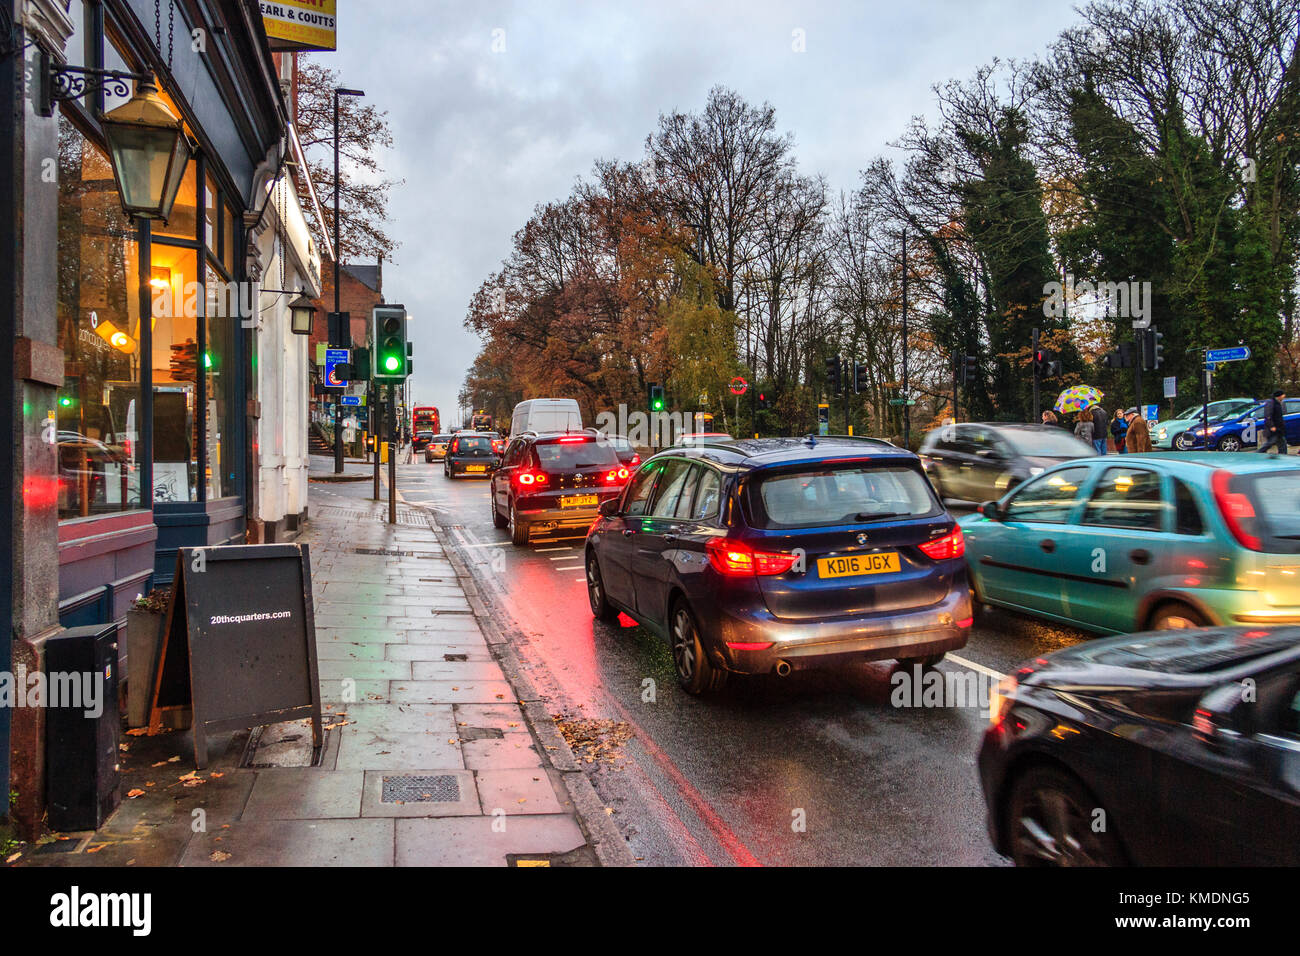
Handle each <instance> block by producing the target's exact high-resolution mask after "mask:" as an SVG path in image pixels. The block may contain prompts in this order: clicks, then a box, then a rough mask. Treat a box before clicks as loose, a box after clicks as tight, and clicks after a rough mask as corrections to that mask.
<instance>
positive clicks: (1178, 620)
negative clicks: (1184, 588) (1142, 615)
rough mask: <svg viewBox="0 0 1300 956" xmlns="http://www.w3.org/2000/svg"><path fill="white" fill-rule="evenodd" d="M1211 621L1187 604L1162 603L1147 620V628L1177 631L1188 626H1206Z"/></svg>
mask: <svg viewBox="0 0 1300 956" xmlns="http://www.w3.org/2000/svg"><path fill="white" fill-rule="evenodd" d="M1209 623H1210V622H1209V621H1207V620H1206V619H1205V615H1203V614H1202V613H1201V612H1200V611H1198V610H1196V608H1194V607H1191V606H1189V605H1187V604H1179V603H1171V604H1162V605H1160V607H1158V608H1156V612H1155V613H1154V614H1153V615H1151V617H1150V618H1149V619H1148V620H1147V630H1151V631H1176V630H1181V629H1183V628H1188V627H1205V626H1206V625H1207V624H1209Z"/></svg>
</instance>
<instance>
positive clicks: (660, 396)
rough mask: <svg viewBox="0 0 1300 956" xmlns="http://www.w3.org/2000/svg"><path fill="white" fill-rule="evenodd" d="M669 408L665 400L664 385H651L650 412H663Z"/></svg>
mask: <svg viewBox="0 0 1300 956" xmlns="http://www.w3.org/2000/svg"><path fill="white" fill-rule="evenodd" d="M667 407H668V403H667V402H666V401H665V400H664V387H663V386H662V385H651V386H650V411H652V412H662V411H663V410H664V409H665V408H667Z"/></svg>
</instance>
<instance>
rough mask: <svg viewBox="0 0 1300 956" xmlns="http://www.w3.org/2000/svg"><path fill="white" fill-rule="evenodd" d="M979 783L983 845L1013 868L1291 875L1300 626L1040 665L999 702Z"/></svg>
mask: <svg viewBox="0 0 1300 956" xmlns="http://www.w3.org/2000/svg"><path fill="white" fill-rule="evenodd" d="M1246 687H1249V688H1250V689H1251V693H1245V692H1244V690H1243V688H1246ZM979 775H980V784H981V785H982V787H983V790H984V799H985V803H986V805H987V808H988V829H989V836H990V837H991V838H992V841H993V845H994V847H996V848H997V850H998V852H1000V853H1002V854H1004V855H1006V856H1009V857H1011V858H1012V859H1013V860H1014V861H1015V862H1016V863H1017V864H1019V865H1021V866H1081V865H1083V866H1086V865H1118V864H1132V865H1137V866H1224V865H1229V866H1236V865H1251V864H1269V865H1284V866H1296V865H1297V864H1300V841H1297V840H1296V838H1295V837H1296V834H1297V833H1300V629H1297V628H1293V627H1288V628H1274V629H1247V628H1244V627H1231V628H1213V629H1204V630H1195V631H1180V632H1178V633H1167V632H1166V633H1158V634H1157V633H1148V634H1129V635H1125V636H1123V637H1116V638H1109V639H1107V640H1101V641H1091V642H1088V643H1085V644H1078V645H1075V646H1074V647H1070V648H1068V649H1066V650H1062V651H1057V652H1055V653H1053V654H1048V655H1047V656H1046V657H1043V658H1039V659H1038V660H1036V661H1034V662H1032V663H1030V664H1027V665H1026V666H1024V667H1021V668H1020V669H1018V670H1017V671H1016V672H1015V674H1014V675H1012V676H1011V677H1008V678H1007V679H1006V680H1004V681H1003V682H1002V683H1001V684H1000V685H999V687H998V690H997V692H996V694H994V695H993V699H992V701H991V706H990V726H989V728H988V730H987V731H986V732H985V734H984V740H983V744H982V746H981V747H980V752H979ZM1099 821H1101V822H1102V823H1103V824H1104V825H1102V826H1098V825H1097V824H1098V822H1099Z"/></svg>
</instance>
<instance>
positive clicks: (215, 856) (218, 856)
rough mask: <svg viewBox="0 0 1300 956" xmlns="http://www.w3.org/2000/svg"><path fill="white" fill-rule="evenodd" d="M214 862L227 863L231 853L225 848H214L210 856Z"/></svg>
mask: <svg viewBox="0 0 1300 956" xmlns="http://www.w3.org/2000/svg"><path fill="white" fill-rule="evenodd" d="M208 859H209V860H211V861H212V862H213V863H225V862H226V861H227V860H229V859H230V854H229V853H227V852H226V851H225V850H213V851H212V855H211V856H209V857H208Z"/></svg>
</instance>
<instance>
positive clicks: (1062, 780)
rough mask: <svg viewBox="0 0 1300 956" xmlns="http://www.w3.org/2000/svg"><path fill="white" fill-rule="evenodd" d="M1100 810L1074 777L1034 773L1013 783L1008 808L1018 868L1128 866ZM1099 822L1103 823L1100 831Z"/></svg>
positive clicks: (1057, 772) (1048, 771) (1049, 769)
mask: <svg viewBox="0 0 1300 956" xmlns="http://www.w3.org/2000/svg"><path fill="white" fill-rule="evenodd" d="M1101 809H1102V808H1101V807H1099V806H1098V805H1097V800H1096V799H1095V798H1094V797H1092V796H1091V795H1090V794H1089V793H1088V791H1087V790H1086V789H1085V788H1084V786H1083V784H1081V783H1080V782H1079V781H1078V780H1076V779H1075V778H1074V777H1072V776H1070V775H1069V774H1067V773H1064V772H1062V771H1060V770H1057V769H1056V768H1054V767H1034V768H1032V769H1030V770H1029V771H1027V772H1026V773H1024V774H1022V775H1021V776H1020V777H1019V778H1017V780H1016V781H1015V783H1013V784H1012V787H1011V796H1010V799H1009V801H1008V805H1007V822H1008V823H1009V825H1010V829H1009V833H1008V839H1009V840H1010V849H1011V859H1012V860H1014V861H1015V864H1016V866H1123V865H1124V863H1125V860H1124V852H1123V850H1122V849H1121V847H1120V844H1119V840H1118V839H1117V838H1116V836H1115V834H1114V831H1112V830H1111V829H1110V827H1109V823H1110V821H1109V820H1108V819H1107V817H1108V816H1109V815H1108V814H1105V815H1101V816H1099V815H1098V813H1097V811H1098V810H1101ZM1097 820H1101V821H1102V822H1103V824H1104V826H1103V829H1102V830H1101V831H1100V832H1098V830H1097V829H1096V828H1095V825H1094V823H1095V821H1097Z"/></svg>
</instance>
